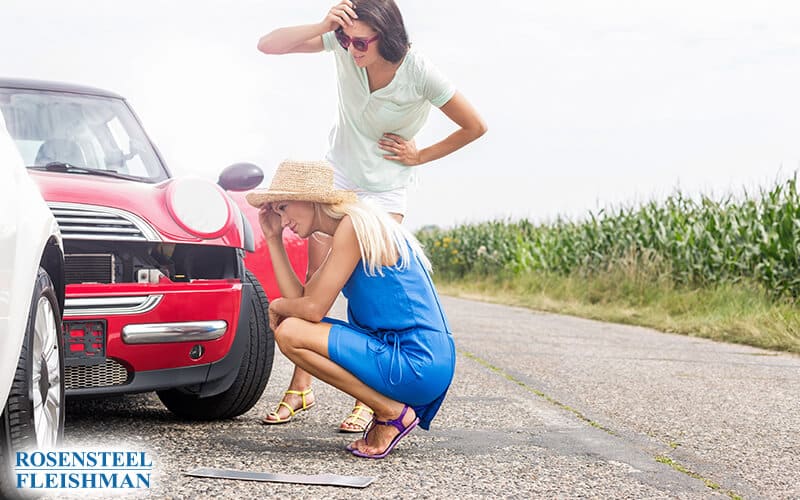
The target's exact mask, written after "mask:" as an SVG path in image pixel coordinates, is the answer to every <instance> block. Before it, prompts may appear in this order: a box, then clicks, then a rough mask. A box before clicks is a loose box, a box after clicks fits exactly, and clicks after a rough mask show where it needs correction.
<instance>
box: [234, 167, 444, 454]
mask: <svg viewBox="0 0 800 500" xmlns="http://www.w3.org/2000/svg"><path fill="white" fill-rule="evenodd" d="M247 201H248V202H249V203H250V204H251V205H253V206H255V207H258V208H260V212H259V220H260V223H261V229H262V231H263V232H264V237H265V238H266V241H267V246H268V249H269V252H270V256H271V258H272V266H273V268H274V271H275V277H276V279H277V281H278V287H279V288H280V291H281V295H282V296H283V297H282V298H280V299H276V300H274V301H273V302H272V303H271V304H270V307H269V317H270V326H271V327H272V329H273V331H274V332H275V340H276V342H277V343H278V346H279V347H280V349H281V351H282V352H283V353H284V354H285V355H286V357H288V358H289V359H290V360H291V361H292V362H294V363H295V364H296V365H297V366H299V367H301V368H303V369H304V370H306V371H308V372H309V373H311V375H313V376H314V377H317V378H318V379H320V380H322V381H324V382H327V383H328V384H330V385H333V386H334V387H336V388H338V389H339V390H341V391H343V392H345V393H347V394H349V395H351V396H353V397H355V398H356V399H358V400H359V401H363V402H364V403H366V404H367V405H369V406H370V407H371V408H372V409H373V410H374V411H375V415H374V419H373V421H372V425H371V426H370V427H369V428H368V429H367V431H366V432H365V433H364V436H363V438H362V439H359V440H357V441H355V442H353V443H351V444H350V445H348V447H347V449H348V450H349V451H350V452H351V453H353V454H354V455H357V456H359V457H365V458H383V457H385V456H386V455H388V454H389V453H390V452H391V451H392V450H393V449H394V447H395V446H396V445H397V443H398V442H399V441H400V440H401V439H402V438H403V437H405V436H406V435H407V434H408V433H409V432H411V430H412V429H414V427H416V426H417V425H419V426H420V427H422V428H423V429H428V428H429V426H430V423H431V420H432V419H433V417H434V415H435V414H436V412H437V411H438V409H439V407H440V405H441V404H442V401H443V400H444V397H445V393H446V392H447V389H448V387H449V386H450V382H451V380H452V378H453V371H454V368H455V348H454V345H453V339H452V335H451V332H450V326H449V324H448V322H447V319H446V317H445V314H444V311H443V309H442V306H441V304H440V302H439V297H438V295H437V293H436V289H435V288H434V286H433V283H432V282H431V278H430V275H429V271H430V267H431V266H430V262H429V261H428V259H427V258H426V257H425V254H424V253H423V251H422V248H421V247H420V244H419V242H418V241H417V240H416V239H415V238H414V236H412V235H411V234H410V233H409V232H408V231H407V230H406V229H405V228H403V227H402V226H401V225H400V224H398V223H397V222H395V221H394V220H393V219H392V218H391V217H390V216H389V215H388V214H386V213H385V212H384V211H382V210H381V209H379V208H373V207H372V206H371V205H368V204H366V203H364V202H362V201H359V200H358V198H357V196H356V195H355V193H353V192H350V191H342V190H336V189H334V187H333V170H332V169H331V167H330V166H329V165H328V164H326V163H324V162H294V161H285V162H283V163H281V164H280V165H279V167H278V169H277V171H276V173H275V175H274V177H273V179H272V183H271V185H270V187H269V189H266V190H258V191H252V192H250V193H248V195H247ZM285 227H289V228H290V229H291V230H292V231H294V232H295V233H297V234H298V235H299V236H300V237H302V238H308V237H309V236H311V235H313V234H314V233H323V234H327V235H331V236H332V237H333V239H332V245H331V250H330V252H329V253H328V256H327V257H326V259H325V260H324V262H323V264H322V266H320V268H319V269H318V270H317V272H316V273H315V274H314V275H313V276H311V277H310V278H309V280H308V282H307V283H306V284H305V286H303V284H301V283H300V281H299V280H298V279H297V277H296V275H295V274H294V271H293V270H292V267H291V265H290V264H289V259H288V257H287V254H286V250H285V249H284V247H283V239H282V230H283V228H285ZM340 291H341V292H342V293H343V294H344V296H345V297H347V299H348V308H347V317H348V320H347V322H344V321H338V320H334V319H330V318H325V317H324V315H325V314H326V313H327V311H328V310H329V309H330V308H331V306H332V305H333V302H334V300H335V299H336V297H337V295H338V294H339V292H340Z"/></svg>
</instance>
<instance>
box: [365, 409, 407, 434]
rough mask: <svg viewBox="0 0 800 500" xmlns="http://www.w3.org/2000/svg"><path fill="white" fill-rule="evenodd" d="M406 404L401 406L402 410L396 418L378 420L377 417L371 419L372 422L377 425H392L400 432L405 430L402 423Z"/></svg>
mask: <svg viewBox="0 0 800 500" xmlns="http://www.w3.org/2000/svg"><path fill="white" fill-rule="evenodd" d="M408 408H409V407H408V405H405V406H403V411H402V412H400V416H399V417H397V418H393V419H391V420H378V419H377V418H374V419H372V422H373V423H375V424H379V425H392V426H394V428H395V429H397V430H398V431H400V433H401V434H402V433H403V431H405V430H406V426H405V425H403V417H405V416H406V412H408Z"/></svg>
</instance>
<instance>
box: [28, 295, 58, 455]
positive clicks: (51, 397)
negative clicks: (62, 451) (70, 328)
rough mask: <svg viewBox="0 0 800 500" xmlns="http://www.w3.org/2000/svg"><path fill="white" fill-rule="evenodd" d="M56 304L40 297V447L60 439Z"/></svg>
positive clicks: (36, 413) (36, 365)
mask: <svg viewBox="0 0 800 500" xmlns="http://www.w3.org/2000/svg"><path fill="white" fill-rule="evenodd" d="M59 333H60V332H58V331H57V328H56V318H55V314H54V312H53V306H52V304H51V303H50V300H48V298H47V297H40V298H39V303H38V305H37V308H36V323H35V325H34V337H33V366H32V368H33V369H32V371H31V374H32V380H31V382H32V383H31V389H32V392H33V423H34V428H35V429H36V444H37V445H38V447H39V448H52V447H53V446H55V445H56V442H57V441H58V434H59V423H60V422H61V412H62V411H63V408H62V404H61V403H62V401H61V398H62V394H61V370H60V368H61V367H60V358H61V357H60V356H59V352H58V335H59Z"/></svg>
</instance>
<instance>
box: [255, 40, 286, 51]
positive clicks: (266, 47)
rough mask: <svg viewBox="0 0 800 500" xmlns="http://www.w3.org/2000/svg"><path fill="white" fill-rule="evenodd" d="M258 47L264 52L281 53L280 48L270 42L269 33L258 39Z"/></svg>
mask: <svg viewBox="0 0 800 500" xmlns="http://www.w3.org/2000/svg"><path fill="white" fill-rule="evenodd" d="M256 48H257V49H258V50H259V51H260V52H263V53H264V54H281V53H282V52H280V51H279V50H277V48H276V47H275V46H274V45H273V44H272V43H271V42H270V40H269V35H264V36H262V37H261V39H260V40H259V41H258V45H256Z"/></svg>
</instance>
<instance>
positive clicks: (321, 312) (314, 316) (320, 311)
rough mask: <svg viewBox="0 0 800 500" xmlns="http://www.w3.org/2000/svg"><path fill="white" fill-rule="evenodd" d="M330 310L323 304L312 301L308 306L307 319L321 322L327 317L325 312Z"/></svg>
mask: <svg viewBox="0 0 800 500" xmlns="http://www.w3.org/2000/svg"><path fill="white" fill-rule="evenodd" d="M327 312H328V310H327V309H324V308H323V307H322V306H321V305H319V304H315V303H310V304H308V307H307V308H306V314H305V317H306V318H305V319H307V320H308V321H311V322H312V323H320V322H321V321H322V320H323V318H325V314H326V313H327Z"/></svg>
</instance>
